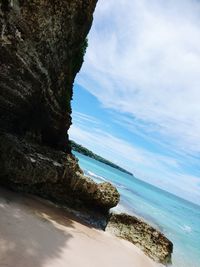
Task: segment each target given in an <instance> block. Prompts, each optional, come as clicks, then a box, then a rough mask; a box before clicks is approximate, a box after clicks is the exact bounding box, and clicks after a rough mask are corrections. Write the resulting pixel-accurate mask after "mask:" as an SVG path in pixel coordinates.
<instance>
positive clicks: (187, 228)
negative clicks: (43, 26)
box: [180, 224, 192, 233]
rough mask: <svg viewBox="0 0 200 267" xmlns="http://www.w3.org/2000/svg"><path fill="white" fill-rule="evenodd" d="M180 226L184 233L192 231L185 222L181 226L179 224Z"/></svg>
mask: <svg viewBox="0 0 200 267" xmlns="http://www.w3.org/2000/svg"><path fill="white" fill-rule="evenodd" d="M180 228H181V229H182V230H183V231H184V232H186V233H191V232H192V228H191V227H190V226H188V225H186V224H184V225H183V226H180Z"/></svg>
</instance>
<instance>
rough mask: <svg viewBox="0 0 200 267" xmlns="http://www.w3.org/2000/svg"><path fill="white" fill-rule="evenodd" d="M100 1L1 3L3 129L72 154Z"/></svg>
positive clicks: (14, 0) (4, 0) (0, 112)
mask: <svg viewBox="0 0 200 267" xmlns="http://www.w3.org/2000/svg"><path fill="white" fill-rule="evenodd" d="M96 2H97V0H73V1H72V0H30V1H27V0H1V1H0V46H1V48H0V60H1V64H0V128H1V129H4V130H6V131H9V132H12V133H15V134H17V135H21V136H25V135H29V136H31V137H32V138H34V139H37V141H39V142H41V143H45V144H48V145H50V146H54V147H56V148H61V149H67V148H68V149H69V147H68V138H67V130H68V129H69V127H70V124H71V108H70V99H71V97H72V85H73V81H74V78H75V75H76V73H77V72H78V71H79V70H80V67H81V65H82V62H83V53H84V49H85V45H86V44H85V39H86V36H87V34H88V31H89V29H90V27H91V23H92V16H93V12H94V8H95V5H96Z"/></svg>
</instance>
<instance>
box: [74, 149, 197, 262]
mask: <svg viewBox="0 0 200 267" xmlns="http://www.w3.org/2000/svg"><path fill="white" fill-rule="evenodd" d="M73 154H74V155H75V156H76V157H77V158H78V160H79V164H80V166H81V168H82V170H83V171H84V173H85V174H86V175H87V176H90V177H91V178H93V179H94V180H95V181H96V182H98V183H100V182H104V181H108V182H111V183H112V184H114V185H115V186H116V187H117V189H118V191H119V192H120V195H121V200H120V203H119V205H118V206H117V207H116V208H114V211H115V212H127V213H129V214H132V215H136V216H138V217H140V218H142V219H143V220H144V221H146V222H148V223H149V224H151V225H152V226H154V227H156V228H157V229H159V230H160V231H161V232H163V233H164V234H165V235H166V236H167V237H168V238H169V239H170V240H171V241H172V242H173V245H174V252H173V256H172V266H173V267H200V206H198V205H196V204H193V203H191V202H188V201H186V200H184V199H181V198H179V197H177V196H175V195H172V194H171V193H168V192H166V191H163V190H161V189H159V188H157V187H155V186H152V185H150V184H148V183H145V182H144V181H142V180H140V179H138V178H136V177H134V176H131V175H129V174H126V173H124V172H121V171H119V170H117V169H115V168H112V167H110V166H108V165H105V164H104V163H101V162H99V161H96V160H94V159H91V158H89V157H87V156H85V155H82V154H80V153H78V152H75V151H74V152H73Z"/></svg>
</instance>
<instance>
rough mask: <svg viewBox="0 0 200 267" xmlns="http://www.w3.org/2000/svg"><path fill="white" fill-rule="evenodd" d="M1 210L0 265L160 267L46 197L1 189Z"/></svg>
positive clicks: (134, 247)
mask: <svg viewBox="0 0 200 267" xmlns="http://www.w3.org/2000/svg"><path fill="white" fill-rule="evenodd" d="M0 212H1V213H0V266H7V267H13V266H15V267H21V266H26V267H33V266H34V267H35V266H37V267H47V266H48V267H64V266H65V267H66V266H70V267H79V266H81V267H90V266H91V267H102V266H107V267H113V266H115V267H118V266H119V267H121V266H124V267H131V266H134V267H158V266H162V265H161V264H158V263H155V262H153V261H152V260H151V259H150V258H149V257H147V256H146V255H145V254H144V253H143V252H142V251H141V250H140V249H139V248H137V247H136V246H134V245H133V244H131V243H130V242H128V241H125V240H122V239H119V238H117V237H115V236H113V235H111V234H110V233H107V232H103V231H101V230H97V229H95V228H92V227H91V226H90V225H87V224H86V223H84V222H82V221H80V219H78V218H77V217H75V216H73V215H72V214H70V213H68V212H67V211H65V210H64V209H62V208H59V207H57V206H56V205H54V204H53V203H51V202H50V201H48V200H43V199H40V198H38V197H35V196H32V195H25V194H19V193H15V192H12V191H9V190H7V189H4V188H1V187H0Z"/></svg>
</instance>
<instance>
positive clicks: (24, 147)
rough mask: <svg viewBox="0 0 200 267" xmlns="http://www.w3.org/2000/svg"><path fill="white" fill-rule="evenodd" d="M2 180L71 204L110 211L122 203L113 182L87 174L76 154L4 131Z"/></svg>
mask: <svg viewBox="0 0 200 267" xmlns="http://www.w3.org/2000/svg"><path fill="white" fill-rule="evenodd" d="M0 151H1V153H0V162H1V164H0V173H1V176H0V183H1V184H5V185H7V186H9V187H11V188H13V189H15V190H16V189H17V190H22V191H25V192H32V193H35V194H37V195H40V196H42V197H46V198H50V199H53V200H56V201H58V202H59V203H63V204H67V205H68V206H70V207H74V208H80V207H82V206H87V207H88V208H91V209H93V210H96V211H100V212H107V211H108V210H109V209H110V208H112V207H114V206H116V205H117V204H118V202H119V193H118V191H117V189H116V188H115V187H114V186H112V185H111V184H110V183H100V184H97V183H95V182H94V181H93V180H92V179H90V178H89V177H87V176H84V175H83V173H82V170H81V169H80V168H79V166H78V164H77V160H76V159H75V158H74V157H73V156H72V155H69V154H68V155H67V154H66V153H64V152H61V151H56V150H54V149H51V148H49V147H42V146H40V145H37V144H32V143H30V142H26V141H25V140H19V139H18V138H17V137H14V136H12V135H10V134H0Z"/></svg>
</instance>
